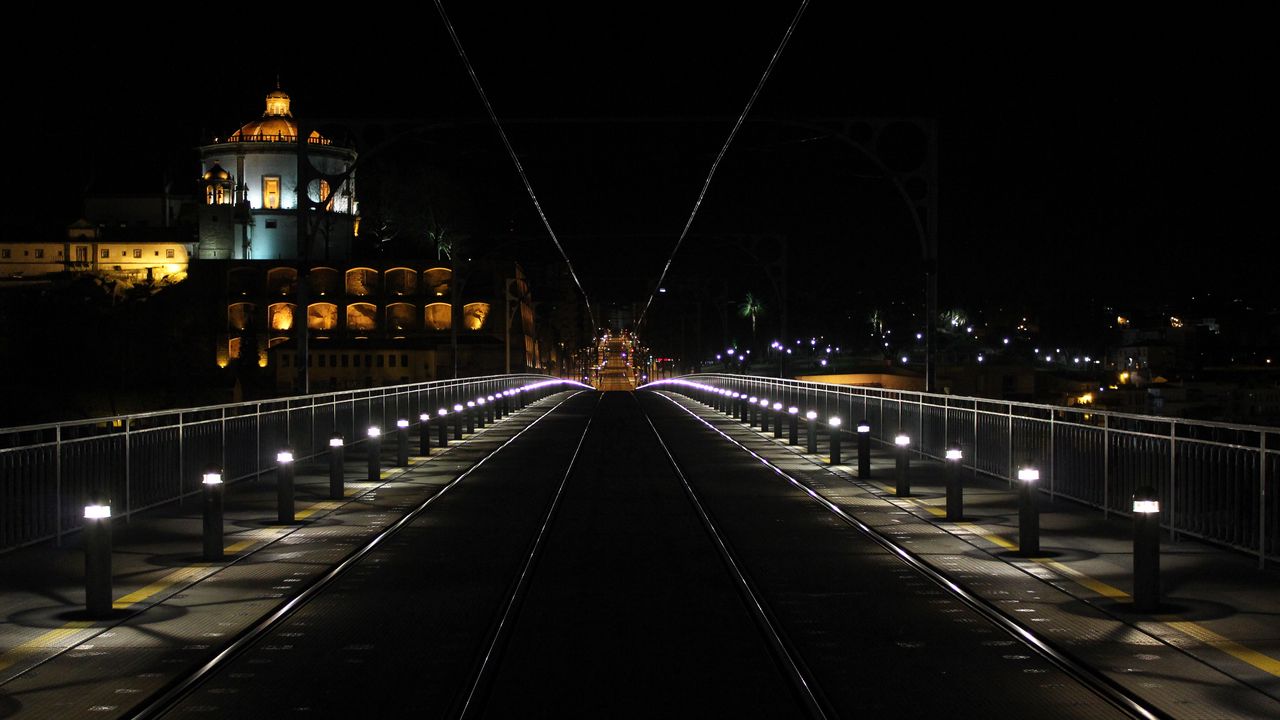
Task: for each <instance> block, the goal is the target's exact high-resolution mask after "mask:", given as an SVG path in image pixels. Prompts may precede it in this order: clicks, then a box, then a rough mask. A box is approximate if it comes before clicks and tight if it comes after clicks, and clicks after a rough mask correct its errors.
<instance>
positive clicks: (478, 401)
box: [476, 398, 485, 405]
mask: <svg viewBox="0 0 1280 720" xmlns="http://www.w3.org/2000/svg"><path fill="white" fill-rule="evenodd" d="M476 402H477V403H479V404H481V405H483V404H484V403H485V400H484V398H476Z"/></svg>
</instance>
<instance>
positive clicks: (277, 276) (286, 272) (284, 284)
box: [267, 267, 298, 295]
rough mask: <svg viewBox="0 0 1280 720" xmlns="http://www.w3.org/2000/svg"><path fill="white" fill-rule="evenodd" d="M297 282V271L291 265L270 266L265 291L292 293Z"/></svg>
mask: <svg viewBox="0 0 1280 720" xmlns="http://www.w3.org/2000/svg"><path fill="white" fill-rule="evenodd" d="M297 284H298V271H297V270H295V269H294V268H291V267H280V268H271V269H270V270H268V271H267V293H268V294H271V295H292V294H293V291H294V288H295V286H296V285H297Z"/></svg>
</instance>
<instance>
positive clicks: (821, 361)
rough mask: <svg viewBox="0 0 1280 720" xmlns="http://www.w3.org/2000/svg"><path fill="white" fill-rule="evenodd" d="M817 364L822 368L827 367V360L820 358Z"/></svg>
mask: <svg viewBox="0 0 1280 720" xmlns="http://www.w3.org/2000/svg"><path fill="white" fill-rule="evenodd" d="M818 364H819V365H821V366H822V367H826V366H827V359H826V358H822V359H821V360H819V361H818Z"/></svg>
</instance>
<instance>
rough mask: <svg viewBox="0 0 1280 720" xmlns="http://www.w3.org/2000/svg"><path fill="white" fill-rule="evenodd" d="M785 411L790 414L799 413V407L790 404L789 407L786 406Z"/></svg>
mask: <svg viewBox="0 0 1280 720" xmlns="http://www.w3.org/2000/svg"><path fill="white" fill-rule="evenodd" d="M787 412H788V413H789V414H791V415H799V414H800V408H798V407H796V406H795V405H792V406H791V407H789V408H787Z"/></svg>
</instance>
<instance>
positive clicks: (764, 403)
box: [760, 398, 769, 408]
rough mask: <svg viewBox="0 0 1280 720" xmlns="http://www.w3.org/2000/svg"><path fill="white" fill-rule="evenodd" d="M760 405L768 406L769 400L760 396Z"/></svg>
mask: <svg viewBox="0 0 1280 720" xmlns="http://www.w3.org/2000/svg"><path fill="white" fill-rule="evenodd" d="M760 407H766V408H767V407H769V401H768V400H766V399H765V398H760Z"/></svg>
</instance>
